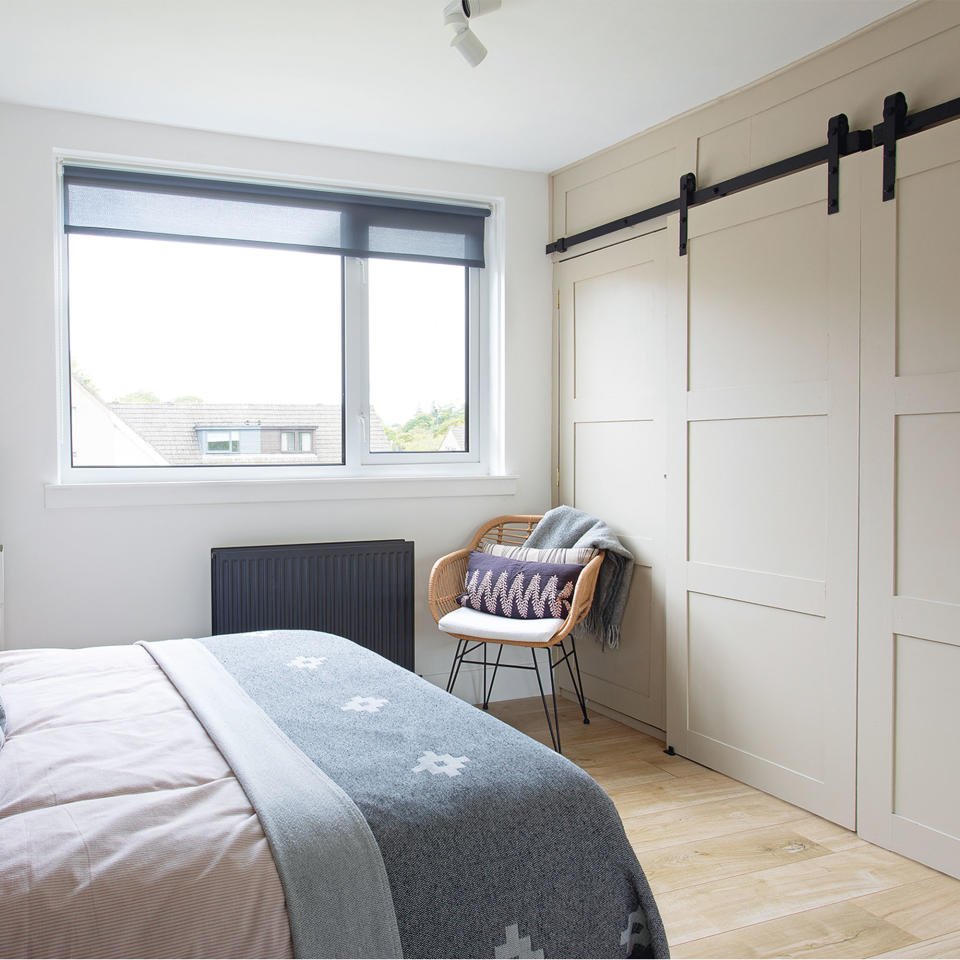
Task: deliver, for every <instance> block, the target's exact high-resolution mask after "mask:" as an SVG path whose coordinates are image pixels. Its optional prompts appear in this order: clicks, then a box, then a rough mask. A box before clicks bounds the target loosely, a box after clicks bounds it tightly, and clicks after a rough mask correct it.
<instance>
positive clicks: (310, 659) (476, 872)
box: [188, 631, 669, 957]
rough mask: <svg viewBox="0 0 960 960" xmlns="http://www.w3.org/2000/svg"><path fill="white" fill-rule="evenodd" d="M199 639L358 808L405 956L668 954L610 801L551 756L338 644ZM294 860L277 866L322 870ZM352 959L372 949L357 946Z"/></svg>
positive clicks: (375, 897) (301, 637) (275, 637)
mask: <svg viewBox="0 0 960 960" xmlns="http://www.w3.org/2000/svg"><path fill="white" fill-rule="evenodd" d="M200 643H202V644H203V645H204V646H205V647H206V649H207V650H209V651H210V652H211V653H212V654H213V655H214V657H216V658H217V659H218V660H219V661H220V663H221V664H222V665H223V666H224V667H225V668H226V670H227V671H229V673H230V674H232V675H233V677H234V678H235V679H236V681H237V682H238V683H239V685H240V687H242V688H243V690H244V691H245V693H246V694H247V695H248V696H249V697H250V698H251V699H252V700H253V701H255V703H256V704H257V705H258V707H259V708H260V709H261V710H262V711H263V712H264V713H266V715H267V716H268V717H269V718H270V719H271V720H272V721H273V722H274V723H275V724H276V725H277V727H279V728H280V729H281V730H282V731H283V732H284V734H285V735H286V736H287V737H289V739H290V740H291V741H292V742H293V743H294V744H296V746H297V747H299V749H300V750H301V751H303V753H304V754H305V755H306V756H307V757H309V759H310V760H311V761H313V763H314V764H316V765H317V767H319V768H320V770H322V771H323V773H324V774H325V775H326V777H328V778H329V779H330V780H331V781H333V782H334V783H335V784H336V785H337V786H338V787H339V788H340V789H341V790H342V791H343V792H344V793H345V794H346V795H347V796H348V797H349V798H350V800H351V801H352V802H353V803H354V804H356V806H357V808H358V809H359V810H360V811H361V812H362V814H363V817H364V818H365V820H366V822H367V824H369V828H370V830H371V831H372V834H373V836H374V837H375V839H376V843H377V845H378V846H379V851H380V854H381V856H382V860H383V864H384V866H385V868H386V873H387V876H388V878H389V886H390V891H389V896H390V898H392V908H393V910H394V912H395V917H396V924H397V928H398V930H399V935H400V941H401V944H402V951H403V955H404V956H407V957H628V956H630V957H644V956H657V957H665V956H668V955H669V954H668V951H667V944H666V939H665V936H664V932H663V926H662V924H661V922H660V917H659V914H658V912H657V908H656V905H655V903H654V900H653V895H652V894H651V892H650V888H649V887H648V885H647V882H646V879H645V878H644V875H643V871H642V870H641V869H640V865H639V863H638V862H637V859H636V856H635V855H634V853H633V850H632V848H631V847H630V844H629V842H628V841H627V838H626V836H625V835H624V832H623V825H622V824H621V822H620V818H619V816H618V815H617V812H616V809H615V808H614V806H613V803H612V802H611V800H610V798H609V797H608V796H607V795H606V794H605V793H604V792H603V791H602V790H601V789H600V788H599V787H598V786H597V784H596V783H595V782H594V781H593V780H592V779H591V778H590V777H589V776H587V775H586V774H585V773H584V772H583V771H582V770H580V769H579V768H578V767H576V766H574V764H572V763H570V762H569V761H568V760H566V759H565V758H564V757H562V756H560V755H558V754H556V753H554V752H553V751H551V750H549V749H547V748H546V747H544V746H542V745H541V744H539V743H536V742H535V741H533V740H531V739H529V738H528V737H526V736H525V735H523V734H521V733H519V732H518V731H516V730H513V729H512V728H511V727H508V726H506V725H505V724H503V723H501V722H500V721H498V720H496V719H495V718H493V717H491V716H490V715H489V714H486V713H484V712H483V711H481V710H477V709H475V708H473V707H471V706H469V705H468V704H465V703H463V702H462V701H459V700H457V699H455V698H454V697H451V696H449V695H448V694H446V693H444V692H443V691H442V690H440V689H439V688H437V687H434V686H433V685H432V684H429V683H427V682H426V681H424V680H422V679H420V678H419V677H417V676H416V675H414V674H412V673H409V672H408V671H406V670H403V669H401V668H399V667H397V666H396V665H394V664H392V663H390V662H389V661H387V660H384V659H383V658H381V657H379V656H377V655H376V654H373V653H371V652H370V651H367V650H364V649H363V648H361V647H359V646H357V645H356V644H353V643H351V642H350V641H349V640H345V639H343V638H341V637H335V636H331V635H329V634H320V633H314V632H311V631H269V632H263V633H256V634H240V635H232V636H220V637H210V638H207V639H205V640H202V641H200ZM198 696H199V697H202V696H203V695H202V693H200V692H198V691H197V690H191V691H190V697H198ZM188 699H189V698H188ZM218 745H219V742H218ZM221 749H223V748H221ZM227 759H228V760H230V761H231V763H232V762H233V761H232V759H231V756H230V754H229V753H228V754H227ZM251 799H253V798H251ZM272 801H273V798H272V797H270V796H267V797H260V798H258V799H256V800H254V806H255V807H256V808H257V811H258V814H260V816H261V820H262V821H263V823H264V827H265V830H266V831H267V833H268V839H269V840H270V843H271V849H272V850H273V852H274V857H275V859H276V858H278V857H279V860H278V867H279V866H280V862H281V861H283V860H284V859H285V858H287V857H288V856H290V855H291V854H292V851H285V850H283V849H282V848H278V844H277V841H276V838H274V837H272V836H270V827H269V824H270V820H271V818H270V817H269V816H267V817H264V814H263V812H262V810H261V804H263V803H267V804H269V803H271V802H272ZM303 863H304V860H303V857H302V855H299V856H297V857H296V858H291V859H290V861H289V864H288V865H289V866H291V868H292V869H293V870H294V871H296V870H301V871H302V870H306V869H309V870H312V871H313V872H314V873H315V874H317V875H319V876H324V875H325V872H328V871H329V867H328V866H327V865H326V864H325V863H324V862H323V861H322V860H318V861H316V862H315V863H314V864H313V865H312V866H311V867H309V868H307V867H305V866H303ZM280 874H281V879H284V871H283V870H280ZM337 875H338V874H337V871H334V873H333V875H332V876H331V877H330V880H331V882H332V883H337V882H339V881H338V880H337ZM284 887H285V891H287V899H288V909H290V910H292V911H293V913H295V914H299V917H298V920H297V922H298V923H300V924H303V923H309V922H311V917H310V916H309V914H310V911H311V904H310V903H309V902H306V903H305V902H303V901H302V900H301V901H295V902H293V903H291V900H290V895H289V891H288V890H287V881H286V880H284ZM382 899H383V894H382V893H381V892H378V891H377V890H376V889H371V890H370V891H369V896H368V903H367V904H359V905H354V906H355V907H356V909H358V910H360V911H361V912H362V911H363V910H364V909H366V910H367V916H369V918H370V922H371V923H372V924H373V923H379V922H382V917H383V915H384V911H383V909H382V906H383V904H382ZM378 901H380V902H378ZM378 918H379V919H378ZM293 922H294V918H293V916H291V924H293ZM298 954H299V955H303V954H300V953H299V951H298ZM319 955H321V956H322V955H325V954H323V953H322V952H321V953H320V954H319ZM355 955H357V956H370V955H371V954H370V953H368V952H365V948H364V947H363V946H362V945H358V947H357V950H356V953H355ZM374 955H375V954H374Z"/></svg>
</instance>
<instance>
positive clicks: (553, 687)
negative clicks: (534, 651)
mask: <svg viewBox="0 0 960 960" xmlns="http://www.w3.org/2000/svg"><path fill="white" fill-rule="evenodd" d="M546 649H547V662H548V663H549V664H550V695H551V696H552V697H553V725H554V726H555V727H556V729H557V753H563V749H562V748H561V746H560V717H559V716H557V682H556V679H555V677H554V676H553V671H554V663H553V650H551V649H550V647H547V648H546Z"/></svg>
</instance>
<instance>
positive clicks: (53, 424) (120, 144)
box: [0, 104, 551, 696]
mask: <svg viewBox="0 0 960 960" xmlns="http://www.w3.org/2000/svg"><path fill="white" fill-rule="evenodd" d="M55 151H68V152H71V153H73V152H77V153H78V152H87V151H88V152H90V153H95V154H101V155H116V156H118V157H123V158H141V159H152V160H158V161H163V162H170V163H175V164H181V165H211V166H215V167H221V168H231V169H236V170H238V171H249V172H252V173H261V174H263V173H269V174H273V175H280V176H289V177H291V178H309V179H315V178H319V179H320V180H330V181H335V182H346V183H354V184H358V185H361V184H366V185H372V186H377V187H381V188H383V187H386V188H393V189H398V190H403V191H412V192H417V191H426V192H439V193H443V192H447V193H449V194H454V195H475V196H484V197H493V198H502V200H503V203H504V216H503V219H502V226H503V230H504V242H503V249H504V251H505V255H504V261H505V270H504V284H505V285H504V304H505V308H504V320H505V329H506V341H505V353H506V370H505V384H504V389H505V409H506V450H505V467H506V472H507V473H508V474H515V475H516V476H517V477H518V478H519V480H518V482H517V488H516V493H515V495H511V496H502V495H501V496H468V497H461V496H448V497H442V498H430V497H428V496H424V497H413V498H410V497H407V498H403V499H375V500H343V501H336V500H322V501H306V502H304V501H300V502H276V503H271V502H255V503H242V504H240V503H215V504H180V505H163V506H159V505H157V506H58V507H49V506H46V505H45V499H44V486H45V484H49V483H55V482H56V480H57V410H58V401H57V368H56V331H57V303H56V295H55V277H56V265H57V256H58V255H57V249H58V248H57V236H56V207H55V204H56V203H57V202H58V197H57V193H56V182H55V161H54V154H55ZM547 196H548V188H547V178H546V176H544V175H542V174H535V173H522V172H517V171H510V170H499V169H493V168H485V167H477V166H467V165H463V164H453V163H443V162H439V161H429V160H416V159H410V158H403V157H392V156H387V155H383V154H374V153H363V152H358V151H347V150H340V149H332V148H321V147H313V146H306V145H302V144H294V143H284V142H277V141H270V140H259V139H252V138H244V137H233V136H224V135H220V134H211V133H206V132H202V131H194V130H184V129H178V128H173V127H165V126H159V125H151V124H141V123H131V122H126V121H120V120H109V119H103V118H98V117H92V116H86V115H80V114H71V113H63V112H56V111H50V110H41V109H35V108H30V107H22V106H15V105H10V104H0V211H2V212H0V543H3V545H4V558H5V567H6V611H5V614H6V631H5V641H6V645H7V646H8V647H10V648H14V647H53V646H69V647H77V646H85V645H90V644H107V643H129V642H132V641H136V640H148V639H161V638H166V637H174V636H203V635H205V634H207V633H208V632H209V629H210V597H209V589H210V575H209V567H210V563H209V559H210V548H211V547H213V546H229V545H236V544H256V543H283V542H296V541H300V542H317V541H335V540H363V539H373V538H377V539H379V538H392V537H401V538H405V539H408V540H413V541H415V543H416V557H417V560H416V587H417V593H416V609H417V616H416V634H417V670H418V672H421V673H423V674H425V675H428V676H430V675H439V674H443V675H444V678H445V674H446V670H447V669H448V667H449V663H450V657H451V654H452V644H450V643H449V642H447V641H445V640H443V639H441V638H440V637H439V635H438V633H437V630H436V627H435V625H434V623H433V620H432V618H431V617H430V614H429V611H428V610H427V606H426V582H427V576H428V574H429V570H430V567H431V565H432V563H433V561H434V560H435V559H436V558H437V557H438V556H440V555H442V554H444V553H446V552H448V551H450V550H452V549H456V548H457V547H459V546H461V545H462V544H463V543H464V542H465V541H466V540H467V538H468V536H469V534H470V533H471V532H472V531H473V529H474V528H475V527H476V526H477V525H478V524H479V523H480V522H481V521H482V520H484V519H486V518H488V517H492V516H496V515H498V514H502V513H514V512H518V513H526V512H542V511H543V510H544V509H546V508H547V507H548V506H549V501H550V489H549V473H550V471H549V465H550V402H549V397H550V375H551V364H550V331H551V309H550V303H551V300H550V286H551V265H550V262H549V259H548V258H547V257H546V256H544V254H543V245H544V243H545V242H546V239H547V237H546V232H547V208H548V204H547ZM513 676H515V677H517V678H520V679H521V680H522V679H525V678H526V674H520V673H514V674H512V675H510V674H507V675H504V677H503V681H504V682H503V685H502V686H501V685H500V679H499V678H498V688H499V691H498V692H499V694H500V696H505V695H509V694H510V693H512V692H514V691H516V690H520V691H525V689H526V688H525V686H524V684H522V683H520V685H519V686H515V685H514V682H512V680H511V677H513ZM517 682H518V681H517ZM463 692H464V693H466V690H464V691H463ZM514 695H516V693H515V692H514Z"/></svg>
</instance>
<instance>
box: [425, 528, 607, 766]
mask: <svg viewBox="0 0 960 960" xmlns="http://www.w3.org/2000/svg"><path fill="white" fill-rule="evenodd" d="M541 519H542V517H540V516H532V515H522V516H506V517H497V518H496V519H494V520H491V521H489V522H488V523H485V524H484V525H483V526H482V527H480V529H479V530H478V531H477V532H476V534H475V535H474V537H473V539H472V540H471V541H470V545H469V546H468V547H466V548H465V549H464V550H457V551H456V552H455V553H450V554H448V555H447V556H445V557H441V558H440V559H439V560H438V561H437V562H436V563H435V564H434V565H433V570H431V571H430V584H429V587H428V590H427V599H428V601H429V603H430V612H431V613H432V614H433V618H434V620H436V621H437V624H438V625H439V624H440V621H441V620H442V619H443V618H444V617H445V616H446V615H447V614H448V613H453V612H454V611H456V610H459V609H460V603H459V597H460V595H461V594H462V593H463V591H464V581H465V578H466V574H467V560H468V558H469V556H470V551H471V550H477V549H479V547H480V545H481V544H483V543H501V544H509V545H511V546H521V545H522V544H523V543H524V542H525V541H526V539H527V537H529V536H530V534H531V533H532V532H533V530H534V528H535V527H536V525H537V524H538V523H539V522H540V520H541ZM603 556H604V555H603V553H602V552H601V553H600V554H599V555H598V556H596V557H594V558H593V559H592V560H591V561H590V562H589V563H587V564H586V566H585V567H584V568H583V571H582V572H581V574H580V576H579V577H578V579H577V583H576V586H575V588H574V592H573V598H572V600H571V603H570V612H569V614H567V617H566V619H565V620H564V621H563V623H562V625H561V626H560V627H559V628H558V629H557V630H556V632H555V633H554V634H553V635H552V636H549V637H548V638H547V639H541V640H526V639H508V638H506V637H503V636H496V637H484V636H477V635H473V634H467V633H454V632H452V631H450V630H446V631H445V632H448V633H449V634H450V636H452V637H453V638H454V639H456V641H457V649H456V652H455V653H454V655H453V663H452V664H451V666H450V676H449V678H448V679H447V692H448V693H450V692H452V690H453V686H454V684H455V683H456V682H457V677H458V676H459V674H460V667H461V666H462V665H463V664H464V663H472V664H477V665H479V666H482V667H483V701H482V706H483V709H484V710H486V709H488V708H489V706H490V694H491V692H492V691H493V684H494V681H495V680H496V679H497V670H498V669H499V668H500V667H501V666H503V667H510V668H511V669H517V670H533V671H534V673H535V674H536V676H537V685H538V686H539V688H540V698H541V700H542V701H543V711H544V713H545V714H546V717H547V728H548V729H549V731H550V740H551V741H552V743H553V746H554V749H556V751H557V752H558V753H562V750H561V749H560V720H559V717H558V715H557V689H556V684H555V682H554V676H553V673H554V670H556V669H557V667H559V666H560V665H561V664H562V663H565V664H566V665H567V670H568V671H569V673H570V682H571V683H572V684H573V689H574V692H575V693H576V696H577V700H578V702H579V704H580V710H581V711H582V713H583V722H584V723H589V722H590V718H589V717H588V716H587V705H586V701H585V699H584V696H583V681H582V680H581V678H580V664H579V662H578V661H577V646H576V642H575V640H574V638H573V633H572V631H573V628H574V627H575V626H576V625H577V624H578V623H580V621H581V620H583V618H584V617H585V616H586V615H587V613H588V612H589V610H590V605H591V604H592V603H593V592H594V589H595V587H596V584H597V575H598V574H599V573H600V565H601V564H602V563H603ZM486 616H489V615H486ZM504 619H505V618H503V617H493V618H490V619H489V620H488V623H492V621H494V620H496V621H503V620H504ZM530 622H531V621H507V623H510V624H516V623H520V624H523V623H526V624H529V623H530ZM441 629H444V628H443V627H441ZM567 638H569V640H570V650H569V651H568V650H567V646H566V640H567ZM489 643H495V644H497V645H498V646H499V648H500V649H499V650H498V651H497V658H496V660H495V661H493V662H492V663H491V661H490V660H489V658H488V657H487V644H489ZM504 645H507V646H516V647H529V648H530V654H531V657H532V659H533V666H529V667H528V666H524V665H522V664H512V663H504V664H501V662H500V657H501V655H502V654H503V647H504ZM481 647H482V648H483V660H468V659H467V655H468V654H471V653H473V652H474V651H476V650H477V649H479V648H481ZM554 647H559V648H560V651H561V654H562V656H559V657H557V658H554V655H553V648H554ZM539 648H544V649H545V650H546V651H547V660H548V664H549V674H550V695H551V697H552V699H553V721H552V722H551V719H550V709H549V707H548V705H547V695H546V691H545V690H544V687H543V681H542V679H541V676H540V667H539V666H538V664H537V649H539ZM571 657H572V658H573V665H572V666H571V663H570V659H571ZM490 666H492V668H493V672H492V675H491V677H490V684H489V686H488V685H487V669H488V667H490Z"/></svg>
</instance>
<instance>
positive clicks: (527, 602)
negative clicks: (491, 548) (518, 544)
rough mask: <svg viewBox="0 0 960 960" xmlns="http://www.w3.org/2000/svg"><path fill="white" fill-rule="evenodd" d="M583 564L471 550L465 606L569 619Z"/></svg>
mask: <svg viewBox="0 0 960 960" xmlns="http://www.w3.org/2000/svg"><path fill="white" fill-rule="evenodd" d="M581 570H583V565H582V564H579V563H540V562H538V561H533V560H514V559H512V558H509V557H497V556H494V555H492V554H489V553H483V552H481V551H479V550H471V551H470V558H469V560H468V561H467V577H466V583H465V584H464V587H465V589H464V592H463V593H462V594H460V596H459V598H458V599H459V601H460V606H461V607H471V608H472V609H474V610H480V611H483V612H484V613H492V614H494V615H495V616H498V617H512V618H514V619H517V620H542V619H544V618H546V617H555V618H558V619H561V620H563V619H566V616H567V614H568V613H569V612H570V601H571V599H572V598H573V588H574V586H575V585H576V582H577V577H579V576H580V571H581Z"/></svg>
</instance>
